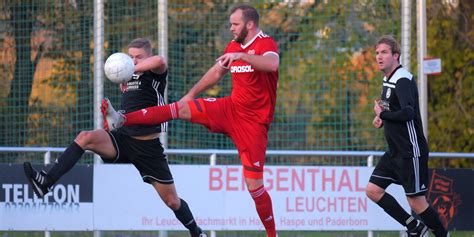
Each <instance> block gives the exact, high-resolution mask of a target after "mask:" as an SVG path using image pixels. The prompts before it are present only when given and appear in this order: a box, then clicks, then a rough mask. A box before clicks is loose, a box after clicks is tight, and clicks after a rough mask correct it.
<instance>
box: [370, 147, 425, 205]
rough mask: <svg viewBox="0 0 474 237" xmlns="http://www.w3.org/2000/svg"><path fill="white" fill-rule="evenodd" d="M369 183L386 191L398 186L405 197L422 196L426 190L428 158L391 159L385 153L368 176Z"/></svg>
mask: <svg viewBox="0 0 474 237" xmlns="http://www.w3.org/2000/svg"><path fill="white" fill-rule="evenodd" d="M369 182H371V183H373V184H376V185H377V186H379V187H381V188H383V189H386V188H387V187H388V186H389V185H390V184H392V183H395V184H400V185H402V186H403V189H404V190H405V194H406V195H407V196H422V195H425V193H426V191H427V190H428V156H423V157H412V158H393V157H390V156H389V155H388V154H387V153H385V154H384V155H383V156H382V158H381V159H380V161H379V163H378V164H377V166H376V167H375V169H374V172H373V173H372V175H371V176H370V180H369Z"/></svg>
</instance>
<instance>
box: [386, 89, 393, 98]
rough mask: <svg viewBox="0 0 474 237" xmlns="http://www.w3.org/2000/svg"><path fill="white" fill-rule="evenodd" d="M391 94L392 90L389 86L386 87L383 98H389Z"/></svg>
mask: <svg viewBox="0 0 474 237" xmlns="http://www.w3.org/2000/svg"><path fill="white" fill-rule="evenodd" d="M391 94H392V90H391V89H390V88H387V93H386V94H385V98H387V99H388V98H390V95H391Z"/></svg>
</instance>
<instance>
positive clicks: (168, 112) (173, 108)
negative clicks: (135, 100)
mask: <svg viewBox="0 0 474 237" xmlns="http://www.w3.org/2000/svg"><path fill="white" fill-rule="evenodd" d="M177 118H179V114H178V102H175V103H172V104H168V105H163V106H153V107H149V108H146V109H141V110H138V111H135V112H131V113H127V114H125V123H124V126H130V125H158V124H160V123H163V122H167V121H170V120H172V119H177Z"/></svg>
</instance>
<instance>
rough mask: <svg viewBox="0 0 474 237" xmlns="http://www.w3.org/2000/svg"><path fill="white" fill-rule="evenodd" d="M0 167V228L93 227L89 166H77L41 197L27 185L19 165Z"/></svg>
mask: <svg viewBox="0 0 474 237" xmlns="http://www.w3.org/2000/svg"><path fill="white" fill-rule="evenodd" d="M34 167H35V168H36V169H38V170H41V169H45V168H44V167H43V166H34ZM0 170H1V172H0V230H64V231H66V230H91V229H92V228H93V219H92V218H91V217H92V211H93V204H92V179H93V178H92V177H93V169H92V167H91V166H83V165H77V166H76V167H75V168H74V169H72V170H71V171H70V172H69V173H67V174H66V175H64V177H62V178H61V179H60V180H59V182H58V183H57V184H56V185H54V186H53V189H52V191H51V192H49V193H48V194H46V195H45V196H44V197H43V198H38V197H37V196H36V195H35V194H34V193H33V190H32V189H31V187H29V186H30V184H29V182H28V180H27V179H26V176H25V173H24V172H23V165H8V164H0Z"/></svg>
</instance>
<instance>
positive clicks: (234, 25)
mask: <svg viewBox="0 0 474 237" xmlns="http://www.w3.org/2000/svg"><path fill="white" fill-rule="evenodd" d="M230 13H231V15H230V31H231V33H232V35H233V36H234V39H233V40H232V41H231V42H230V43H229V44H228V45H227V47H226V49H225V51H224V54H223V55H222V56H220V57H219V58H218V59H217V60H216V63H215V64H214V66H212V67H211V68H210V69H209V70H208V71H207V72H206V74H205V75H204V76H203V77H202V78H201V79H200V80H199V81H198V82H197V83H196V84H195V85H194V86H193V87H192V88H191V90H190V91H189V92H188V93H187V94H186V95H185V96H184V97H183V98H181V100H180V101H178V102H175V103H172V104H169V105H165V106H155V107H149V108H146V109H142V110H139V111H135V112H132V113H127V114H124V115H121V114H118V113H117V112H115V110H113V108H112V107H111V105H110V104H109V102H108V100H104V102H103V106H102V111H103V114H104V118H105V120H106V124H107V126H108V129H115V128H118V127H120V126H130V125H152V124H160V123H162V122H165V121H168V120H172V119H184V120H188V121H191V122H192V123H198V124H202V125H204V126H206V127H207V128H208V129H209V130H210V131H211V132H218V133H224V134H226V135H227V136H228V137H230V138H231V139H232V141H233V142H234V144H235V145H236V147H237V150H238V152H239V156H240V159H241V161H242V165H243V173H244V177H245V182H246V184H247V188H248V190H249V192H250V195H251V196H252V198H253V200H254V201H255V205H256V209H257V213H258V215H259V217H260V220H261V221H262V223H263V225H264V227H265V229H266V232H267V236H269V237H275V236H276V230H275V221H274V217H273V210H272V201H271V198H270V195H269V194H268V192H267V191H266V189H265V187H264V185H263V167H264V163H265V151H266V148H267V141H268V129H269V128H270V123H271V122H272V120H273V113H274V110H275V102H276V89H277V81H278V66H279V55H278V47H277V44H276V42H275V41H274V40H273V39H272V38H271V37H269V36H268V35H266V34H264V33H263V32H262V31H261V30H260V29H259V26H258V23H259V15H258V12H257V10H256V9H255V8H253V7H251V6H248V5H239V6H236V7H234V8H233V9H232V10H231V12H230ZM229 71H230V73H231V74H232V83H233V89H232V93H231V95H230V96H227V97H223V98H206V99H195V97H196V96H197V95H198V94H199V93H201V92H203V91H204V90H206V89H208V88H210V87H212V86H213V85H215V84H217V83H218V82H219V81H220V80H221V79H222V78H223V77H224V75H225V74H226V73H227V72H229Z"/></svg>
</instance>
